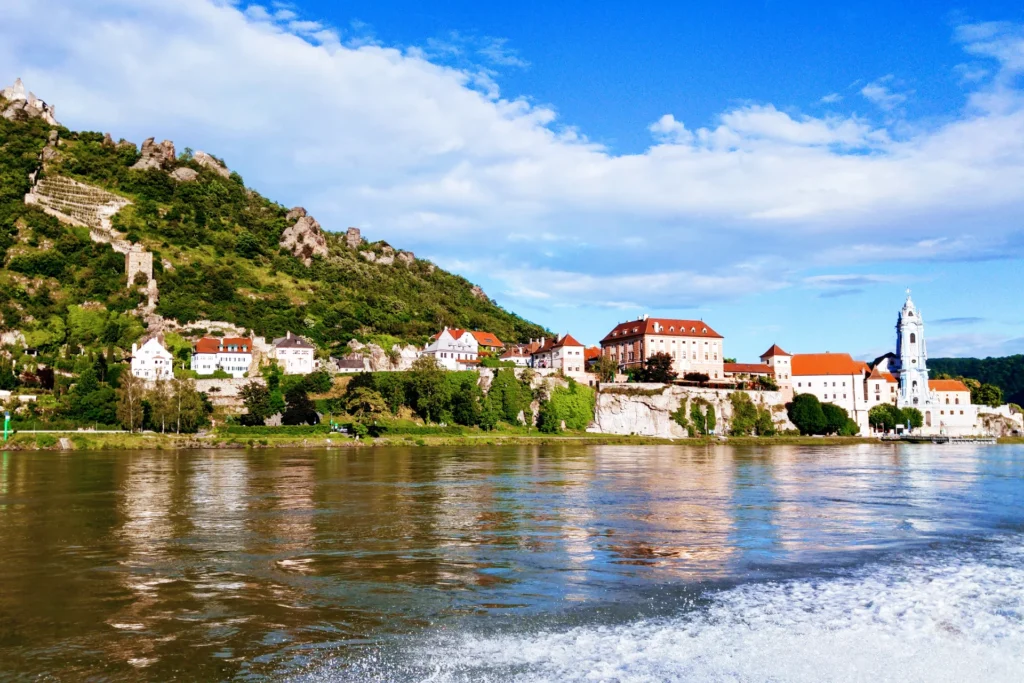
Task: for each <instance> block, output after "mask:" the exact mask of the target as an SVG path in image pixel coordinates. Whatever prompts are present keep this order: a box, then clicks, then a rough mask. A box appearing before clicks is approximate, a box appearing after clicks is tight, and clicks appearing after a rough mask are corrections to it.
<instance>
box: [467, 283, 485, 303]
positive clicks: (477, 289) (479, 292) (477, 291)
mask: <svg viewBox="0 0 1024 683" xmlns="http://www.w3.org/2000/svg"><path fill="white" fill-rule="evenodd" d="M469 291H470V293H471V294H472V295H473V296H475V297H476V298H477V299H480V301H490V297H488V296H487V294H486V293H484V290H483V288H482V287H481V286H480V285H473V289H471V290H469Z"/></svg>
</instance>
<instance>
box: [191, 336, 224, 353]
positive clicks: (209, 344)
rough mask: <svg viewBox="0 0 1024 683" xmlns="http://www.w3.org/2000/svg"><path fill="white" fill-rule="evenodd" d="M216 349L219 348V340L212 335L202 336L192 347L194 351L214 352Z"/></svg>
mask: <svg viewBox="0 0 1024 683" xmlns="http://www.w3.org/2000/svg"><path fill="white" fill-rule="evenodd" d="M218 350H220V340H219V339H215V338H213V337H203V338H202V339H200V340H199V341H197V342H196V344H195V347H194V352H195V353H213V354H216V353H217V351H218Z"/></svg>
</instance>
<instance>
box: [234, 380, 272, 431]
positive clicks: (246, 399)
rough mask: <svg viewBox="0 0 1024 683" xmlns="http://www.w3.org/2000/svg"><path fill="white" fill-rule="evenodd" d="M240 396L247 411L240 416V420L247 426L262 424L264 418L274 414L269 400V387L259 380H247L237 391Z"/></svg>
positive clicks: (264, 420)
mask: <svg viewBox="0 0 1024 683" xmlns="http://www.w3.org/2000/svg"><path fill="white" fill-rule="evenodd" d="M238 395H239V396H241V397H242V402H243V403H244V404H245V409H246V410H247V411H248V412H247V413H246V414H245V415H243V416H242V422H243V424H245V425H246V426H248V427H257V426H261V425H263V423H264V422H266V419H267V418H268V417H270V416H271V415H273V414H274V412H271V411H272V406H271V401H270V389H268V388H267V387H266V386H264V385H263V384H260V383H259V382H248V383H247V384H244V385H243V386H242V388H241V389H239V391H238Z"/></svg>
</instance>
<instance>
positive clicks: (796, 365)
mask: <svg viewBox="0 0 1024 683" xmlns="http://www.w3.org/2000/svg"><path fill="white" fill-rule="evenodd" d="M866 372H868V366H867V363H864V362H862V361H857V360H854V359H853V357H852V356H850V354H848V353H798V354H796V355H795V356H793V376H794V377H799V376H808V375H812V376H813V375H859V374H861V373H866Z"/></svg>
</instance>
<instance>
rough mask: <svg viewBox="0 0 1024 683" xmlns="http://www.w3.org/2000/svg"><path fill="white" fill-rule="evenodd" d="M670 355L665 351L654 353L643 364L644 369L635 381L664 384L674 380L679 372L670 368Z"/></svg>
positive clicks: (671, 362)
mask: <svg viewBox="0 0 1024 683" xmlns="http://www.w3.org/2000/svg"><path fill="white" fill-rule="evenodd" d="M672 364H673V361H672V356H670V355H669V354H667V353H655V354H652V355H651V357H650V358H648V359H647V361H646V362H645V364H644V369H643V371H642V372H640V373H639V374H638V375H637V381H640V382H657V383H661V384H665V383H668V382H671V381H672V380H674V379H675V378H676V377H677V376H678V374H679V373H677V372H676V371H675V370H673V369H672Z"/></svg>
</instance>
